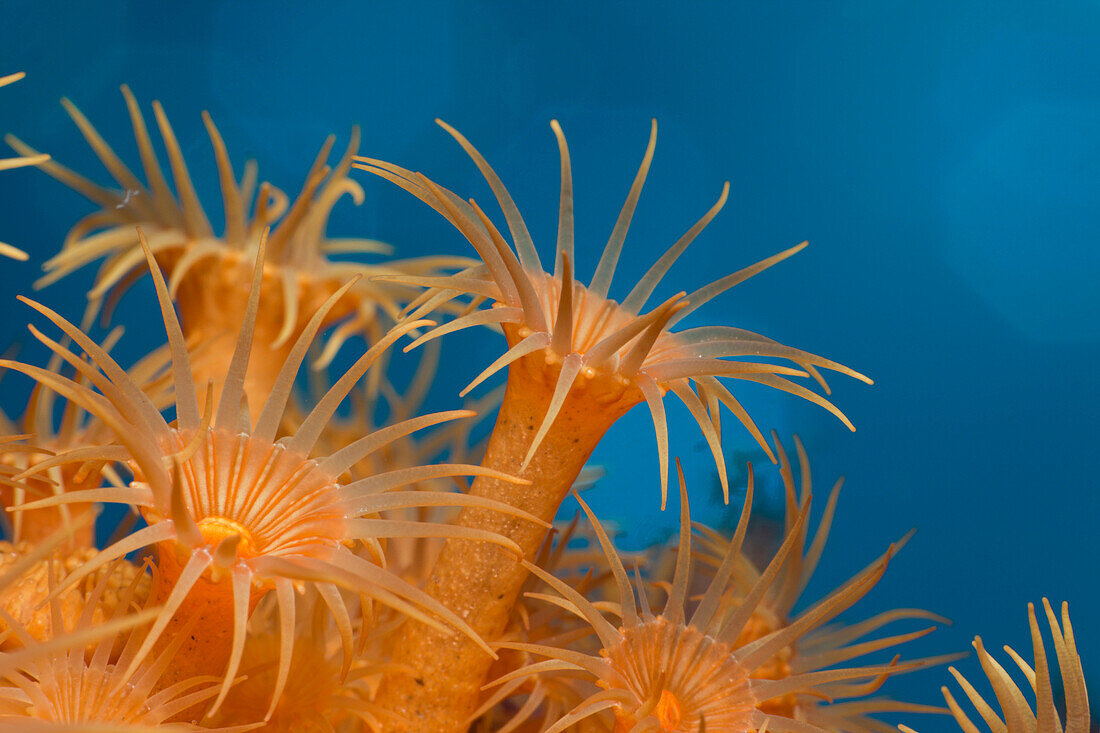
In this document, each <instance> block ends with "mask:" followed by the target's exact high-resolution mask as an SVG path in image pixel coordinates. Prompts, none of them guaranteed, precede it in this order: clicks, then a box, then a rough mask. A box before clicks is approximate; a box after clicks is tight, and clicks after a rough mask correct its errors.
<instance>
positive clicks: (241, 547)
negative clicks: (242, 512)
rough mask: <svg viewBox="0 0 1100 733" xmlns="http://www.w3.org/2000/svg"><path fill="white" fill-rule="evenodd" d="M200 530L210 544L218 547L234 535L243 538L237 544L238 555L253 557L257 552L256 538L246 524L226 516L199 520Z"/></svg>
mask: <svg viewBox="0 0 1100 733" xmlns="http://www.w3.org/2000/svg"><path fill="white" fill-rule="evenodd" d="M198 525H199V532H201V533H202V538H203V539H204V540H206V542H208V543H209V544H211V545H213V546H214V547H217V546H218V545H219V544H220V543H221V542H222V540H224V539H226V538H227V537H233V536H234V535H236V536H239V537H240V538H241V540H240V542H239V543H238V544H237V557H252V556H253V555H255V554H256V540H255V538H254V537H253V536H252V533H251V532H250V531H249V530H248V528H246V527H245V526H244V525H242V524H240V523H239V522H235V521H233V520H232V519H226V518H225V517H205V518H203V519H200V520H199V523H198Z"/></svg>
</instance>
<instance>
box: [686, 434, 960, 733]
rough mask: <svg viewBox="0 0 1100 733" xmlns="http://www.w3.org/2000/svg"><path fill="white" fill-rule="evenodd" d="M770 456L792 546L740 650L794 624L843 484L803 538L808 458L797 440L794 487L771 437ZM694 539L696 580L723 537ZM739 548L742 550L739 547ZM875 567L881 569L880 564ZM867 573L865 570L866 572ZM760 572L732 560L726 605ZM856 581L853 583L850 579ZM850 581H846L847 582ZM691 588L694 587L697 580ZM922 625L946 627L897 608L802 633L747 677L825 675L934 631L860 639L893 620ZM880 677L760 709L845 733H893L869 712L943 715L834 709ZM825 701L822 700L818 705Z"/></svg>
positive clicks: (876, 705) (880, 704) (714, 558)
mask: <svg viewBox="0 0 1100 733" xmlns="http://www.w3.org/2000/svg"><path fill="white" fill-rule="evenodd" d="M772 439H773V441H774V442H775V448H776V451H775V452H776V454H777V455H778V457H779V473H780V477H781V479H782V482H783V488H784V500H785V504H786V518H785V526H784V532H783V536H784V537H787V538H792V537H793V538H794V539H793V541H794V545H793V547H792V548H791V551H790V552H789V553H788V555H787V559H786V561H785V562H783V563H782V564H781V565H780V566H779V568H778V571H777V573H776V575H775V578H774V579H773V581H772V582H771V584H770V585H769V586H768V588H767V589H766V590H765V592H764V595H763V596H762V597H761V598H760V600H759V603H758V604H757V606H756V608H755V610H754V611H753V612H752V615H751V616H750V618H749V620H748V622H747V623H746V624H745V626H744V628H743V629H742V631H741V633H740V635H739V636H738V637H737V639H736V641H735V644H736V645H737V646H744V645H747V644H750V643H752V642H754V641H756V640H758V639H761V638H763V637H765V636H767V635H769V634H772V633H774V632H776V631H778V630H779V629H782V628H783V627H786V626H789V625H790V624H791V623H792V622H793V621H794V619H795V615H794V607H795V605H796V604H797V603H798V601H799V599H800V598H801V596H802V593H803V591H804V590H805V589H806V586H807V585H808V584H809V582H810V579H811V577H812V576H813V573H814V570H815V569H816V568H817V564H818V561H819V560H820V559H821V556H822V552H823V550H824V549H825V544H826V541H827V539H828V536H829V528H830V526H831V525H832V520H833V515H834V512H835V510H836V505H837V499H838V497H839V493H840V488H841V485H842V484H843V482H844V479H843V478H840V479H838V480H837V482H836V483H835V484H834V485H833V488H832V490H831V491H830V493H829V497H828V501H827V503H826V506H825V511H824V513H823V515H822V517H821V520H820V523H819V524H818V526H817V529H816V531H815V532H814V535H813V538H812V539H811V538H810V536H809V535H810V532H809V529H810V527H809V524H808V522H805V521H803V522H800V521H799V518H800V516H801V515H802V512H803V509H804V508H808V507H809V506H810V504H811V497H812V488H813V487H812V479H811V473H810V464H809V459H808V458H807V456H806V451H805V448H804V447H803V445H802V441H801V440H799V439H798V436H795V437H794V444H795V448H796V451H797V454H798V460H799V464H800V468H801V470H800V476H799V481H798V484H799V487H798V488H797V489H796V480H795V475H794V471H793V470H792V467H791V462H790V460H789V459H788V456H787V451H786V450H785V449H784V447H783V444H782V443H780V442H779V439H778V437H777V436H776V435H775V433H774V432H773V433H772ZM694 529H695V532H696V539H695V542H694V546H695V548H694V557H693V560H694V561H696V563H697V565H696V568H697V572H696V574H695V575H696V578H697V579H698V578H700V577H704V578H705V577H707V576H709V575H711V574H713V573H715V572H717V571H718V569H719V568H721V566H722V562H723V560H724V558H725V555H726V551H727V548H728V547H729V544H730V538H729V537H728V536H726V535H725V534H723V533H720V532H717V531H715V530H713V529H710V528H708V527H705V526H703V525H700V524H696V525H695V528H694ZM908 537H909V536H908V535H907V536H906V537H905V538H904V539H903V540H902V541H901V542H899V543H897V544H896V545H895V546H894V547H893V551H895V552H896V551H897V550H899V549H900V548H901V546H902V545H903V544H905V542H906V541H907V540H908ZM746 547H747V546H746ZM877 562H882V559H881V558H880V559H879V560H878V561H876V563H877ZM872 567H873V566H872ZM763 572H764V571H761V570H760V568H759V567H758V566H757V564H756V563H755V562H754V561H753V560H751V559H750V558H749V556H748V555H747V554H746V553H742V554H741V555H739V556H738V558H737V560H736V562H735V565H734V567H733V571H732V575H731V577H730V581H729V583H730V588H729V593H730V597H731V598H732V599H735V600H736V599H742V598H747V597H749V595H750V594H751V593H752V589H753V588H755V587H756V586H757V584H758V583H759V582H760V578H761V577H762V575H763ZM856 577H858V576H856ZM853 580H854V579H853ZM697 582H698V580H697ZM905 620H923V621H931V622H934V623H949V622H948V620H947V619H945V618H943V617H941V616H937V615H936V614H933V613H930V612H928V611H925V610H922V609H916V608H899V609H894V610H890V611H886V612H883V613H880V614H878V615H877V616H874V617H872V618H869V619H865V620H863V621H860V622H858V623H855V624H851V625H843V624H836V625H831V626H828V627H825V628H820V629H817V630H814V631H811V632H808V633H806V634H805V635H804V636H802V637H800V638H799V639H798V640H797V642H793V643H791V644H790V645H789V646H786V647H784V648H783V649H780V650H779V651H778V652H777V653H776V654H775V656H773V657H772V659H771V660H769V661H768V662H766V663H764V664H762V665H760V666H759V667H758V668H757V669H756V670H755V671H754V672H753V673H752V675H751V676H752V677H755V678H761V679H783V678H786V677H789V676H791V675H792V674H800V673H804V672H808V671H813V670H816V669H825V668H828V667H832V666H834V665H837V664H843V663H846V662H848V661H850V660H852V659H856V658H859V657H862V656H864V655H867V654H872V653H874V652H878V651H881V650H884V649H891V648H893V647H895V646H897V645H899V644H903V643H905V642H908V641H911V640H914V639H917V638H920V637H922V636H924V635H926V634H928V633H930V632H932V631H933V630H934V628H935V627H934V626H931V627H926V628H923V629H918V630H916V631H911V632H907V633H900V634H894V635H891V636H887V637H884V638H879V639H868V638H867V637H868V635H870V634H873V633H875V632H876V631H878V630H879V629H881V628H883V627H886V626H888V625H890V624H893V623H895V622H898V621H905ZM956 658H958V655H949V656H944V657H934V658H927V659H922V660H919V661H914V662H909V663H907V664H906V667H905V669H906V670H907V671H911V670H915V669H919V668H922V667H926V666H929V665H932V664H939V663H943V662H947V661H951V660H953V659H956ZM885 681H886V675H883V676H882V677H880V678H878V679H876V680H873V681H871V682H870V683H866V684H860V685H852V684H847V683H834V684H825V685H820V686H818V687H816V688H815V689H814V690H813V692H812V693H811V694H798V693H790V694H788V695H786V696H783V697H780V698H777V699H774V700H770V701H768V702H767V703H764V704H762V705H761V706H760V708H761V710H763V711H764V712H766V713H768V714H770V715H776V714H778V715H783V716H785V717H788V718H796V719H798V720H802V721H806V722H809V723H812V724H814V725H816V726H818V727H820V728H824V729H826V730H836V731H844V732H845V733H872V732H874V731H879V732H882V733H887V732H888V731H893V730H895V729H894V727H893V726H891V725H887V724H886V723H883V722H882V721H879V720H876V719H874V718H872V717H870V716H871V715H872V714H874V713H896V712H908V713H912V712H918V713H943V712H946V711H945V710H944V709H943V708H938V707H934V706H929V705H920V704H915V703H907V702H899V701H896V700H891V699H889V698H872V699H861V700H856V701H848V702H835V701H838V700H845V699H847V698H852V697H863V696H865V695H868V694H870V693H872V692H874V691H875V690H876V689H877V688H878V687H879V686H881V685H882V683H883V682H885ZM826 701H828V702H827V703H826Z"/></svg>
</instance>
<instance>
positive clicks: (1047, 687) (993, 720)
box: [903, 598, 1092, 733]
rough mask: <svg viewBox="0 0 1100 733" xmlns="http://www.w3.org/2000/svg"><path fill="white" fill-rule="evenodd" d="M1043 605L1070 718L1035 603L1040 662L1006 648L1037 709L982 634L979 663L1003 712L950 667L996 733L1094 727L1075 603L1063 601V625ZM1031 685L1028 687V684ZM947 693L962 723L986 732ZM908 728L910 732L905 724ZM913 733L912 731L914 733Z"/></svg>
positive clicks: (977, 644)
mask: <svg viewBox="0 0 1100 733" xmlns="http://www.w3.org/2000/svg"><path fill="white" fill-rule="evenodd" d="M1043 609H1044V610H1045V611H1046V617H1047V623H1048V624H1049V625H1050V633H1051V635H1052V637H1053V639H1054V652H1055V654H1056V656H1057V658H1058V671H1059V674H1060V675H1061V678H1062V686H1063V688H1064V689H1065V697H1064V700H1065V716H1064V719H1063V716H1062V715H1061V714H1059V712H1058V706H1057V705H1056V703H1055V701H1054V692H1053V691H1052V689H1051V676H1050V667H1049V665H1048V663H1047V652H1046V647H1045V644H1044V642H1043V635H1042V633H1041V632H1040V629H1039V622H1038V621H1037V620H1036V618H1035V604H1033V603H1029V604H1027V618H1028V623H1029V624H1030V626H1031V648H1032V653H1033V655H1034V657H1033V659H1034V666H1032V665H1030V664H1028V663H1027V662H1026V661H1024V659H1023V657H1021V656H1020V655H1019V654H1017V653H1016V652H1015V651H1014V650H1013V649H1012V648H1011V647H1008V646H1006V647H1005V648H1004V650H1005V652H1006V653H1007V654H1008V656H1010V657H1011V658H1012V661H1013V662H1015V663H1016V666H1017V667H1019V668H1020V671H1021V672H1022V673H1023V676H1024V677H1025V678H1026V680H1027V685H1028V686H1029V687H1030V688H1031V694H1032V695H1033V696H1034V697H1035V706H1034V708H1033V707H1032V706H1031V704H1030V703H1028V701H1027V696H1026V695H1025V694H1024V692H1023V690H1022V689H1021V688H1020V686H1019V685H1018V684H1017V683H1016V682H1014V681H1013V679H1012V677H1011V676H1010V675H1009V674H1008V672H1007V671H1006V670H1005V668H1004V667H1002V666H1001V665H1000V664H999V663H998V662H997V660H995V659H994V658H993V657H992V656H991V655H990V654H989V652H987V651H986V649H985V646H983V644H982V639H981V637H980V636H976V637H974V649H975V650H977V652H978V661H979V662H980V663H981V665H982V671H984V672H985V675H986V677H988V678H989V684H990V685H992V687H993V694H994V695H995V696H996V699H997V704H998V706H999V707H1000V708H1001V713H1000V715H998V714H997V712H996V711H995V710H994V709H993V707H992V706H991V705H990V704H989V703H988V702H986V700H985V699H984V698H983V697H982V695H981V694H980V693H979V692H978V691H977V690H976V689H975V688H974V686H973V685H972V684H970V682H968V681H967V680H966V678H965V677H963V676H962V674H960V673H959V671H958V670H956V669H955V668H954V667H950V668H949V669H950V672H951V674H952V675H953V676H954V677H955V679H956V680H957V681H958V683H959V686H960V687H962V689H963V692H964V693H966V696H967V697H968V698H969V699H970V702H971V704H972V705H973V706H974V708H975V709H976V710H977V711H978V714H979V715H980V716H981V717H982V720H984V721H985V724H986V726H987V727H988V728H989V730H991V731H993V733H1025V732H1026V731H1031V732H1032V733H1063V731H1064V732H1065V733H1088V731H1089V730H1091V727H1090V726H1091V724H1092V722H1091V718H1090V716H1089V693H1088V689H1087V688H1086V686H1085V675H1084V672H1083V670H1082V668H1081V657H1080V655H1079V654H1078V653H1077V643H1076V641H1075V640H1074V638H1073V626H1072V625H1071V624H1070V621H1069V604H1067V603H1065V602H1063V603H1062V623H1061V626H1059V625H1058V617H1057V616H1056V615H1055V613H1054V609H1053V608H1051V606H1050V601H1048V600H1047V599H1046V598H1044V599H1043ZM1023 689H1027V687H1025V688H1023ZM941 691H942V692H943V697H944V699H945V700H946V701H947V705H948V707H950V708H951V714H952V715H954V716H955V720H956V721H958V723H959V727H960V728H962V729H963V730H964V731H966V733H979V731H980V730H981V729H980V728H979V727H978V725H976V724H975V723H974V722H973V721H971V720H970V718H969V717H968V716H967V714H966V712H965V711H964V710H963V709H962V706H961V705H959V703H958V702H957V701H956V700H955V697H954V696H953V695H952V694H951V691H950V690H948V689H947V687H943V688H941ZM903 730H909V729H905V728H903ZM909 733H912V731H909Z"/></svg>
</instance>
